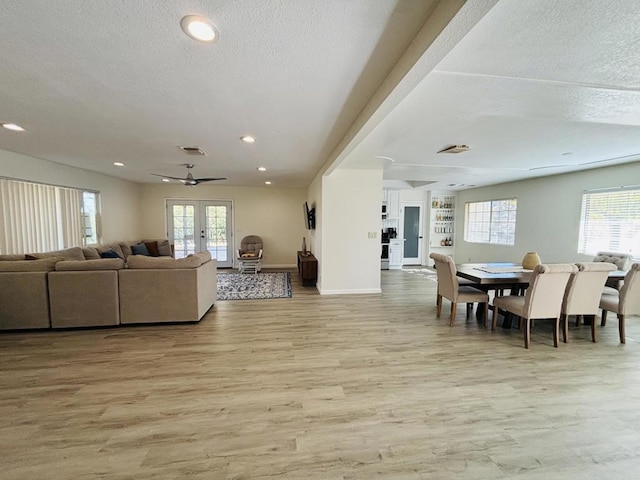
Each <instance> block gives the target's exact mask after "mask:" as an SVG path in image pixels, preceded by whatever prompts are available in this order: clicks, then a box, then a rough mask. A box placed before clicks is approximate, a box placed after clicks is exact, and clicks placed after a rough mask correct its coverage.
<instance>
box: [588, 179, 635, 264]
mask: <svg viewBox="0 0 640 480" xmlns="http://www.w3.org/2000/svg"><path fill="white" fill-rule="evenodd" d="M599 251H609V252H618V253H630V254H631V255H632V256H633V257H634V258H640V188H637V187H636V188H630V189H619V190H610V191H600V192H585V193H584V194H583V195H582V211H581V213H580V237H579V240H578V253H584V254H587V255H595V254H596V253H597V252H599Z"/></svg>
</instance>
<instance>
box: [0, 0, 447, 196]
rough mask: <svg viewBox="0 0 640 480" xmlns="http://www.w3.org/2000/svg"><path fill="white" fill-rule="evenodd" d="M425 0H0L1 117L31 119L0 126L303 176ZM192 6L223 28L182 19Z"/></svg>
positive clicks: (57, 150)
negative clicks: (196, 152) (185, 27)
mask: <svg viewBox="0 0 640 480" xmlns="http://www.w3.org/2000/svg"><path fill="white" fill-rule="evenodd" d="M435 3H436V2H435V1H427V0H376V1H371V0H348V1H345V0H321V1H320V0H295V1H290V0H200V1H181V0H171V1H169V0H164V1H160V0H136V1H125V0H117V1H116V0H83V1H77V2H70V1H68V0H27V1H19V2H15V1H5V0H0V44H1V45H2V48H1V49H0V65H2V67H1V68H0V123H4V122H14V123H18V124H20V125H22V126H23V127H25V128H26V129H27V131H26V132H24V133H21V134H16V133H12V132H8V131H6V130H4V129H0V149H4V150H9V151H14V152H18V153H23V154H27V155H31V156H35V157H39V158H43V159H47V160H51V161H54V162H59V163H63V164H67V165H72V166H76V167H81V168H86V169H88V170H93V171H97V172H101V173H105V174H109V175H113V176H118V177H122V178H127V179H130V180H134V181H139V182H157V181H158V178H157V177H153V176H151V175H150V173H152V172H154V173H161V174H166V175H173V176H179V175H181V174H183V173H184V169H183V168H182V167H180V166H179V165H181V164H183V163H185V162H190V161H194V162H195V163H196V164H197V167H196V169H195V171H194V174H195V176H196V177H201V176H224V177H228V180H227V181H226V182H224V183H225V184H229V185H261V184H262V183H263V182H264V181H265V180H267V179H269V180H272V181H273V184H274V185H277V186H307V185H308V184H309V182H310V181H311V179H312V178H313V176H314V175H315V173H316V172H317V171H318V169H319V167H320V166H321V165H322V164H323V163H324V161H325V160H326V159H327V158H328V156H329V154H330V153H331V152H332V151H333V150H334V148H335V146H336V145H337V143H338V142H339V141H340V140H341V139H342V138H343V136H344V134H345V131H346V130H347V129H348V128H349V126H350V125H351V124H352V122H353V121H354V119H355V118H356V116H357V115H358V113H359V112H360V111H361V110H362V108H363V107H364V106H365V105H366V103H367V101H368V100H369V98H370V97H371V95H372V94H373V93H374V92H375V91H376V89H377V88H378V87H379V85H380V84H381V82H382V81H383V80H384V79H385V77H386V76H387V74H388V73H389V71H390V70H391V69H392V67H393V66H394V64H395V63H396V61H397V59H398V58H399V57H400V56H401V55H402V53H403V52H404V51H405V50H406V48H407V46H408V45H409V44H410V42H411V41H412V40H413V38H414V37H415V35H416V33H417V32H418V31H419V30H420V28H421V27H422V25H423V24H424V23H425V21H426V20H427V18H428V17H429V15H430V13H431V11H432V10H433V8H434V4H435ZM187 14H200V15H204V16H206V17H208V18H209V19H210V20H211V21H213V22H214V23H215V24H216V25H217V27H218V29H219V31H220V39H219V41H218V42H217V43H215V44H212V45H208V44H200V43H197V42H194V41H193V40H191V39H189V38H188V37H187V36H186V35H184V33H183V32H182V31H181V30H180V19H181V18H182V17H183V16H184V15H187ZM245 134H250V135H253V136H255V137H256V138H257V142H256V143H255V144H253V145H247V144H244V143H243V142H241V141H240V140H239V137H240V136H241V135H245ZM178 145H197V146H199V147H201V148H202V149H203V150H205V152H207V156H206V157H200V158H195V159H194V157H187V156H186V155H184V154H183V153H182V152H181V151H180V150H179V149H178V148H177V147H178ZM114 161H121V162H125V163H126V167H124V168H121V169H117V168H116V167H114V166H113V165H112V162H114ZM258 166H265V167H267V168H268V171H267V172H266V173H260V172H257V171H256V168H257V167H258ZM0 174H1V172H0Z"/></svg>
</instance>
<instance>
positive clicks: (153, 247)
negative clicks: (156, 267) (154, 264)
mask: <svg viewBox="0 0 640 480" xmlns="http://www.w3.org/2000/svg"><path fill="white" fill-rule="evenodd" d="M144 245H145V246H146V247H147V250H149V255H151V256H152V257H159V256H160V251H159V250H158V242H144Z"/></svg>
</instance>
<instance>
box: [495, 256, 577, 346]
mask: <svg viewBox="0 0 640 480" xmlns="http://www.w3.org/2000/svg"><path fill="white" fill-rule="evenodd" d="M577 271H578V267H576V266H575V265H573V264H568V263H556V264H552V265H545V264H541V265H538V266H537V267H536V268H535V269H534V270H533V272H532V273H531V277H530V278H529V287H528V288H527V291H526V293H525V295H524V296H517V295H508V296H504V297H496V298H494V299H493V324H492V330H495V329H496V324H497V322H498V310H499V309H502V310H505V311H507V312H510V313H513V314H514V315H518V316H519V317H520V318H521V319H523V320H524V321H525V324H526V325H525V329H524V347H525V348H529V346H530V344H531V320H533V319H545V318H553V319H554V320H555V321H554V326H553V346H554V347H556V348H557V347H558V336H559V333H560V332H559V329H560V310H561V307H562V299H563V297H564V291H565V288H566V286H567V282H568V280H569V276H570V275H571V274H572V273H575V272H577Z"/></svg>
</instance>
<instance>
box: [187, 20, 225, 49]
mask: <svg viewBox="0 0 640 480" xmlns="http://www.w3.org/2000/svg"><path fill="white" fill-rule="evenodd" d="M180 26H181V27H182V30H184V33H186V34H187V35H189V36H190V37H191V38H193V39H194V40H197V41H199V42H205V43H213V42H215V41H216V40H217V39H218V37H219V36H220V34H219V33H218V29H217V28H216V26H215V25H214V24H213V23H211V22H210V21H209V20H207V19H206V18H204V17H201V16H199V15H187V16H186V17H183V18H182V20H180Z"/></svg>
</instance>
